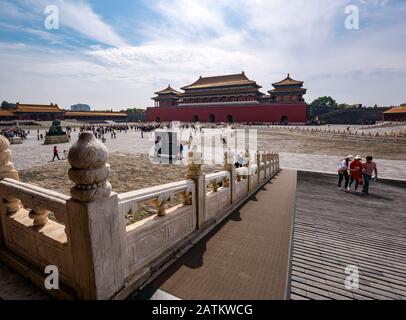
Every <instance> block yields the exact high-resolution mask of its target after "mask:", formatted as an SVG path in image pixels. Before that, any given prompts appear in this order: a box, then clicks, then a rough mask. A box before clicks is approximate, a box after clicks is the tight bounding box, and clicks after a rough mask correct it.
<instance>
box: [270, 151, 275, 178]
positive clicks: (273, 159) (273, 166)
mask: <svg viewBox="0 0 406 320" xmlns="http://www.w3.org/2000/svg"><path fill="white" fill-rule="evenodd" d="M271 162H272V175H273V174H275V171H276V166H275V153H274V152H273V151H272V152H271Z"/></svg>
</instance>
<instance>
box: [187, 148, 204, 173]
mask: <svg viewBox="0 0 406 320" xmlns="http://www.w3.org/2000/svg"><path fill="white" fill-rule="evenodd" d="M187 160H188V167H187V173H186V178H193V177H196V176H199V175H200V174H201V166H202V153H201V152H200V151H199V150H198V149H197V146H196V145H194V146H193V147H192V149H191V150H190V151H189V152H188V153H187Z"/></svg>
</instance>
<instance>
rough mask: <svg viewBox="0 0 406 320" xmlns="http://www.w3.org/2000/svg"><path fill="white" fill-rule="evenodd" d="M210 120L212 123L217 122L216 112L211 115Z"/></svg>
mask: <svg viewBox="0 0 406 320" xmlns="http://www.w3.org/2000/svg"><path fill="white" fill-rule="evenodd" d="M209 122H211V123H215V122H216V116H215V115H214V114H211V115H210V116H209Z"/></svg>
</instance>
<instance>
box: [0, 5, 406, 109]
mask: <svg viewBox="0 0 406 320" xmlns="http://www.w3.org/2000/svg"><path fill="white" fill-rule="evenodd" d="M48 5H56V6H57V7H58V9H59V22H60V24H59V29H57V30H48V29H46V28H45V26H44V20H45V18H46V15H45V14H44V9H45V8H46V7H47V6H48ZM347 5H356V6H357V7H358V9H359V13H360V29H359V30H347V29H346V28H345V26H344V21H345V19H346V17H347V15H346V14H345V12H344V11H345V8H346V6H347ZM405 17H406V1H403V0H289V1H286V0H250V1H246V0H200V1H195V0H166V1H163V0H162V1H159V0H155V1H154V0H152V1H144V0H137V1H130V0H115V1H111V0H109V1H107V0H88V1H85V0H80V1H79V0H53V1H51V0H24V1H23V0H0V70H1V72H0V100H7V101H12V102H16V101H19V102H26V103H28V102H30V103H50V102H56V103H58V104H59V105H61V106H63V107H69V106H70V105H71V104H74V103H77V102H81V103H88V104H90V105H91V106H92V107H93V108H94V109H114V110H119V109H123V108H128V107H143V108H145V107H149V106H152V100H151V99H150V98H151V97H152V96H153V92H155V91H157V90H160V89H162V88H164V87H165V86H167V85H168V84H169V83H170V84H171V85H172V86H173V87H175V88H180V87H181V86H184V85H187V84H189V83H191V82H193V81H195V80H196V79H197V78H198V77H199V76H200V75H202V76H210V75H218V74H227V73H238V72H241V71H245V73H246V74H247V75H248V76H249V77H250V78H251V79H253V80H256V81H257V82H258V83H259V84H260V85H262V86H263V91H264V92H266V91H267V90H269V89H270V88H271V83H272V82H276V81H278V80H281V79H282V78H284V77H285V76H286V74H287V73H288V72H289V73H290V74H291V75H292V77H294V78H296V79H298V80H303V81H304V82H305V87H307V88H308V95H307V96H306V100H307V101H308V102H311V101H312V100H313V99H314V98H316V97H318V96H323V95H331V96H333V97H334V98H335V99H336V100H337V101H338V102H340V103H343V102H346V103H350V104H355V103H363V104H364V105H374V104H375V103H376V104H378V105H388V106H389V105H399V104H400V103H404V102H406V97H405V92H406V90H405V88H406V59H405V55H406V41H404V39H405V38H406V19H405Z"/></svg>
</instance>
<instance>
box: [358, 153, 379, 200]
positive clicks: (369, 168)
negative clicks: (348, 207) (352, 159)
mask: <svg viewBox="0 0 406 320" xmlns="http://www.w3.org/2000/svg"><path fill="white" fill-rule="evenodd" d="M366 160H367V161H366V162H365V163H364V165H363V170H362V177H363V178H364V187H363V188H362V192H363V193H365V194H366V195H368V194H369V183H370V181H371V179H372V174H373V173H375V181H376V180H378V168H377V166H376V163H375V162H374V161H373V158H372V156H368V157H366Z"/></svg>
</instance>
